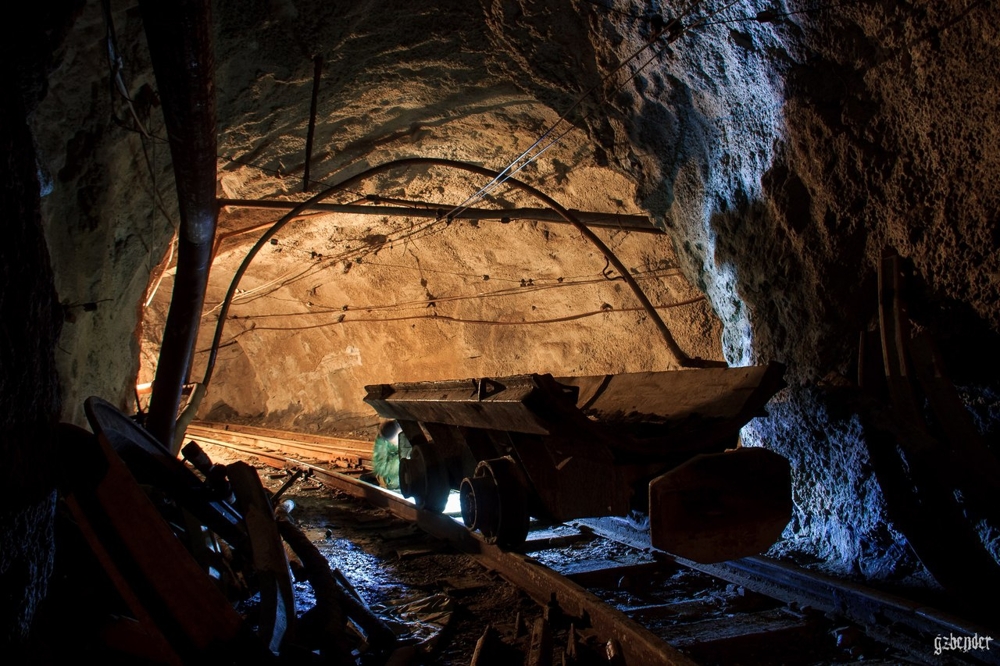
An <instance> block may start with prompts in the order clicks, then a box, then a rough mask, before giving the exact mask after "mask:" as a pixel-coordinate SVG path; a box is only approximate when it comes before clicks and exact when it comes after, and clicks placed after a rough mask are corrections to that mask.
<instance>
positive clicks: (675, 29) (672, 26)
mask: <svg viewBox="0 0 1000 666" xmlns="http://www.w3.org/2000/svg"><path fill="white" fill-rule="evenodd" d="M735 1H737V2H738V1H739V0H735ZM701 2H702V0H693V2H692V3H691V5H690V6H689V7H688V8H687V9H686V10H685V11H684V12H683V13H682V14H680V15H678V17H677V18H674V19H672V20H670V21H668V22H664V23H663V25H662V26H658V27H657V28H656V29H655V30H654V33H653V35H652V36H651V37H650V38H649V39H648V40H647V42H646V43H645V44H644V45H643V46H642V47H640V48H639V49H638V50H636V51H635V52H634V53H632V54H631V55H629V56H628V57H627V58H626V59H624V60H623V61H622V62H620V63H619V64H618V65H617V66H616V67H615V68H614V69H612V70H611V71H610V72H608V73H607V74H605V75H604V76H603V77H601V80H600V81H599V82H598V83H597V84H595V85H594V86H592V87H591V88H590V89H588V90H587V91H586V92H584V93H583V94H582V95H581V96H580V97H578V98H577V99H576V101H574V102H573V104H572V105H570V107H569V108H568V109H566V111H564V112H563V114H562V115H561V116H559V118H558V119H557V120H556V121H555V123H553V124H552V125H551V126H550V127H549V128H548V129H547V130H545V132H543V133H542V135H541V136H540V137H539V138H538V139H536V140H535V142H534V143H533V144H531V146H529V147H528V149H527V150H525V151H524V152H523V153H521V154H520V155H518V156H517V157H516V158H515V159H514V160H513V161H512V162H511V163H510V164H508V165H507V166H506V167H505V168H504V169H503V170H502V171H501V172H500V173H499V174H498V175H497V176H496V177H495V178H494V179H493V180H491V181H490V182H488V183H487V184H486V185H484V186H483V187H482V188H480V190H479V191H477V192H476V193H475V194H473V195H472V196H470V197H469V198H467V199H466V200H465V201H463V202H462V203H460V204H459V205H458V206H456V207H455V208H454V209H452V210H451V211H449V213H448V216H449V217H454V216H455V215H457V214H458V213H460V212H462V211H464V210H465V209H467V208H469V207H470V206H472V205H474V204H475V203H477V202H478V201H481V200H482V199H483V198H484V197H485V196H486V194H488V193H489V192H490V191H492V190H493V189H495V188H496V187H499V186H500V185H502V184H503V183H504V182H505V181H506V180H507V179H508V178H510V177H511V176H513V175H514V174H516V173H518V172H519V171H521V170H522V169H524V168H525V167H526V166H528V164H530V163H532V162H533V161H535V160H536V159H538V158H539V157H540V156H541V155H542V154H543V153H545V152H546V151H547V150H549V149H550V148H551V147H552V146H554V145H556V144H557V143H558V142H559V141H560V140H562V138H563V137H564V136H566V135H567V134H568V133H569V132H570V131H571V130H572V129H573V127H572V126H570V128H569V129H567V130H566V131H564V132H562V133H561V134H559V135H558V136H557V137H556V138H554V139H552V140H551V141H549V143H547V144H546V145H545V146H544V147H543V148H541V149H540V150H539V151H538V152H537V153H533V151H534V150H535V148H537V147H538V146H539V144H541V143H542V142H543V141H545V139H546V138H547V137H548V136H549V135H550V134H552V133H553V132H554V131H555V129H556V128H557V127H559V125H560V124H562V123H563V122H564V121H566V120H567V119H568V117H569V115H570V113H572V112H573V110H575V109H576V108H577V107H578V106H579V105H580V104H582V103H583V101H584V100H585V99H586V98H587V97H589V96H590V95H591V94H592V93H594V92H595V91H597V90H598V89H600V88H602V87H603V86H604V84H605V82H606V81H607V80H608V79H610V78H611V77H612V76H614V75H616V74H617V73H618V72H619V71H620V70H621V69H622V68H624V67H625V66H626V65H627V64H629V63H630V62H631V61H633V60H634V59H635V58H637V57H638V56H639V55H641V54H642V52H643V51H645V50H646V49H648V48H650V47H651V46H652V45H653V44H654V43H655V42H656V41H657V40H658V39H659V38H660V37H661V36H663V35H664V34H666V35H667V43H666V44H665V45H664V48H665V47H666V46H669V45H670V44H672V43H673V42H675V41H677V40H678V39H680V37H681V36H683V35H684V34H685V33H686V32H687V30H688V29H687V28H685V27H684V25H683V22H682V21H683V19H685V18H687V17H688V15H689V14H690V13H691V12H692V11H694V9H695V8H696V7H697V6H698V5H699V4H700V3H701ZM729 6H731V5H727V8H728V7H729ZM715 13H717V12H715ZM710 16H711V15H710ZM661 21H662V19H661ZM662 50H663V49H661V50H660V51H658V52H657V54H656V56H659V55H660V53H662ZM651 61H652V59H650V60H647V61H646V63H645V64H644V65H643V66H642V67H640V68H639V69H638V70H636V71H635V72H634V73H633V74H632V75H631V76H629V77H628V78H627V79H626V80H625V81H623V82H622V83H621V84H620V85H619V86H618V87H617V88H615V90H614V92H617V91H618V90H620V89H621V88H622V87H624V86H625V84H627V83H628V82H629V81H631V80H632V79H633V78H635V77H636V76H637V75H638V74H639V72H641V71H642V70H643V69H644V68H645V67H646V66H647V65H648V64H649V63H650V62H651ZM587 115H588V114H585V115H584V116H583V118H586V117H587ZM529 155H530V156H529ZM522 160H525V161H524V163H523V164H521V165H520V166H518V167H517V168H515V165H517V164H518V163H519V162H521V161H522Z"/></svg>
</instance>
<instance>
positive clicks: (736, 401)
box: [365, 363, 791, 562]
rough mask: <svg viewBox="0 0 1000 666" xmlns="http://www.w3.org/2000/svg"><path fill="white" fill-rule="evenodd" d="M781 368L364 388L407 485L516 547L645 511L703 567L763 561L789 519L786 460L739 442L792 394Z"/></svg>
mask: <svg viewBox="0 0 1000 666" xmlns="http://www.w3.org/2000/svg"><path fill="white" fill-rule="evenodd" d="M783 371H784V369H783V367H782V366H781V365H779V364H776V363H772V364H770V365H767V366H754V367H745V368H708V369H697V370H682V371H676V372H644V373H631V374H620V375H600V376H588V377H552V376H551V375H538V374H532V375H517V376H513V377H500V378H479V379H466V380H449V381H434V382H415V383H400V384H379V385H375V386H368V387H366V388H367V391H368V395H367V397H366V398H365V402H367V403H368V404H370V405H371V406H372V407H374V408H375V411H377V412H378V413H379V415H381V416H382V417H384V418H387V419H394V420H396V421H397V422H398V423H399V424H400V426H401V428H402V433H401V434H400V436H399V455H400V461H399V464H400V465H399V482H400V489H401V491H402V492H403V494H404V495H405V496H407V497H412V498H413V500H414V501H415V502H416V503H417V505H419V506H423V507H424V508H427V509H430V510H433V511H441V510H443V508H444V506H445V503H446V501H447V498H448V494H449V493H450V491H451V490H452V489H457V490H458V491H459V496H460V500H461V507H462V518H463V520H464V521H465V524H466V526H467V527H469V529H471V530H479V531H480V532H481V533H482V534H483V536H484V537H485V538H486V539H487V541H489V542H492V543H498V544H500V545H503V546H507V547H514V548H516V547H517V546H519V545H520V544H521V543H523V542H524V540H525V538H526V535H527V532H528V523H529V518H530V517H531V516H536V517H541V518H546V519H551V520H555V521H566V520H570V519H574V518H584V517H596V516H626V515H629V514H630V512H631V511H633V510H634V509H639V510H641V511H643V512H645V511H646V510H647V509H648V515H649V523H650V539H651V541H652V545H653V546H654V547H656V548H659V549H662V550H665V551H668V552H671V553H674V554H676V555H679V556H681V557H686V558H689V559H692V560H696V561H700V562H717V561H722V560H727V559H732V558H735V557H742V556H744V555H749V554H754V553H758V552H760V551H762V550H764V549H766V548H767V547H768V546H770V545H771V544H772V543H773V542H774V541H775V540H776V539H777V538H778V537H779V536H780V534H781V531H782V529H783V528H784V527H785V525H786V524H787V522H788V520H789V518H790V516H791V480H790V471H789V465H788V461H787V460H785V459H784V458H783V457H781V456H780V455H778V454H776V453H773V452H771V451H768V450H766V449H762V448H749V447H741V446H740V445H739V431H740V428H741V427H742V426H743V425H744V424H745V423H747V422H748V421H749V420H750V419H751V418H753V417H755V416H761V415H763V414H764V411H763V409H764V405H765V404H766V403H767V401H768V400H769V399H770V398H771V396H772V395H774V393H775V392H777V391H778V390H779V389H781V388H782V387H783V386H784V382H783V381H782V374H783Z"/></svg>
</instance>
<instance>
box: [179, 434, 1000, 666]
mask: <svg viewBox="0 0 1000 666" xmlns="http://www.w3.org/2000/svg"><path fill="white" fill-rule="evenodd" d="M298 437H299V435H298V434H292V433H282V432H281V431H273V430H264V429H250V428H242V427H241V428H239V429H237V428H236V427H234V426H230V427H229V429H223V428H218V427H210V426H207V425H205V424H201V425H199V426H197V427H191V428H189V429H188V438H189V439H194V440H195V441H197V442H199V443H200V444H203V445H207V446H208V447H212V446H218V447H224V448H226V449H228V450H229V451H231V452H236V453H238V454H239V455H252V456H256V457H258V458H260V459H261V460H262V461H263V462H265V463H267V464H268V465H271V466H274V467H277V468H284V469H289V468H298V469H304V470H307V471H308V472H309V473H310V475H311V476H312V478H313V479H315V480H316V481H318V482H319V483H321V484H322V485H324V486H326V487H328V488H331V489H334V490H336V491H339V492H341V493H345V494H347V495H349V496H353V497H356V498H359V499H362V500H364V501H366V502H368V503H370V504H371V505H373V506H376V507H379V508H381V509H384V510H385V511H387V512H389V513H390V514H392V516H394V517H396V518H397V519H401V520H404V521H408V522H410V523H412V524H415V525H417V526H418V527H419V528H420V529H422V530H423V531H424V532H426V533H427V534H429V535H431V536H433V537H435V538H437V539H441V540H444V541H447V542H449V543H450V544H452V546H453V547H454V548H456V549H457V550H459V551H461V552H463V553H465V554H467V555H469V556H471V557H472V558H474V559H475V560H477V561H478V562H479V563H480V564H482V565H483V566H484V567H486V568H487V569H489V570H492V571H495V572H497V573H499V574H500V575H501V576H502V577H503V578H505V579H506V580H508V581H509V582H511V583H512V584H514V585H515V586H517V587H518V588H520V589H521V590H522V591H523V592H524V593H526V594H527V595H528V596H529V597H531V598H532V599H533V600H534V601H535V602H536V603H538V604H539V605H540V606H541V607H542V608H543V609H545V613H544V617H545V618H546V619H547V622H546V625H545V627H543V628H540V626H536V627H534V628H533V632H534V633H532V635H531V636H530V641H528V643H527V645H528V646H529V648H528V657H527V659H526V662H525V663H529V664H531V663H538V664H549V663H552V662H551V660H546V659H544V658H543V657H539V656H538V655H540V654H544V653H546V651H549V652H550V651H551V649H552V633H553V632H554V631H556V629H557V628H559V627H560V626H561V631H560V633H559V634H558V635H559V640H561V641H563V642H564V643H565V646H562V645H560V646H557V649H558V650H562V651H563V653H564V654H566V655H568V656H569V658H568V661H566V662H564V663H615V664H628V665H630V666H637V665H640V664H642V665H644V664H665V665H670V664H678V665H690V664H732V663H742V664H772V663H785V664H796V663H799V664H826V663H831V664H832V663H854V662H861V661H862V660H863V662H864V663H865V664H899V663H918V664H919V663H924V664H942V663H977V664H1000V648H995V649H992V650H987V649H973V650H968V651H965V652H963V651H961V646H962V645H966V646H967V645H969V643H962V639H964V638H965V637H969V638H973V637H986V636H997V637H998V638H1000V632H996V631H992V630H991V629H989V628H986V627H982V626H976V625H974V624H972V623H970V622H968V621H965V620H963V619H961V618H958V617H955V616H952V615H948V614H946V613H942V612H940V611H938V610H935V609H933V608H929V607H927V606H925V605H923V604H920V603H918V602H914V601H911V600H907V599H903V598H900V597H896V596H893V595H888V594H885V593H882V592H878V591H874V590H871V589H868V588H866V587H863V586H860V585H856V584H852V583H847V582H844V581H840V580H836V579H833V578H829V577H825V576H821V575H817V574H815V573H812V572H808V571H805V570H802V569H800V568H797V567H793V566H790V565H787V564H784V563H781V562H777V561H774V560H768V559H766V558H762V557H752V558H743V559H741V560H737V561H733V562H726V563H722V564H713V565H704V564H698V563H695V562H690V561H687V560H683V559H680V558H674V557H671V556H669V555H667V554H664V553H660V552H657V551H654V550H653V549H651V548H650V547H649V538H648V534H647V533H646V532H644V531H643V530H641V529H639V528H637V527H636V526H635V525H633V524H631V523H629V522H627V521H624V520H621V519H615V518H601V519H592V520H576V521H571V522H570V523H568V524H566V525H542V524H537V523H534V522H533V523H532V531H531V532H530V533H529V536H528V541H527V542H526V543H525V546H524V548H523V549H522V550H523V551H524V552H523V553H519V552H508V551H504V550H502V549H500V548H498V547H497V546H494V545H491V544H488V543H486V542H485V541H484V540H483V539H482V538H481V537H479V536H478V535H475V534H473V533H471V532H469V531H468V530H467V529H466V528H465V527H464V526H463V525H462V524H461V523H460V522H458V521H456V520H455V519H454V518H453V517H450V516H448V515H443V514H439V513H434V512H430V511H425V510H423V509H418V508H417V507H415V506H414V505H413V504H412V503H411V502H409V501H408V500H406V499H404V498H402V497H401V496H399V495H397V494H395V493H392V492H390V491H387V490H384V489H382V488H379V487H378V486H375V485H372V484H369V483H366V482H364V481H362V480H360V479H359V478H357V476H358V474H359V472H361V473H363V472H364V471H365V470H366V469H367V468H368V467H370V460H371V452H370V448H371V446H370V444H368V443H366V442H359V441H356V440H344V439H337V438H325V437H318V436H306V437H305V441H299V440H298ZM331 464H332V465H334V466H337V467H338V468H337V469H331ZM345 472H347V473H345ZM582 543H587V544H588V548H589V549H590V552H597V553H601V552H606V551H607V550H608V549H609V548H611V549H613V548H622V547H627V548H630V549H633V554H634V555H635V554H637V555H638V560H640V561H639V562H638V563H637V562H635V561H634V560H635V559H636V558H633V561H630V562H629V563H626V564H617V563H614V562H610V563H609V562H608V561H607V560H606V559H603V558H594V559H593V560H586V561H582V562H581V561H578V560H577V558H576V557H575V556H574V555H572V554H571V555H569V556H567V555H565V554H564V553H565V552H566V551H567V549H577V550H574V551H573V552H574V553H577V552H581V551H580V550H579V546H580V544H582ZM607 544H612V545H611V546H609V545H607ZM549 623H551V627H550V626H549ZM569 624H572V625H573V628H572V630H570V631H568V632H567V631H566V627H567V625H569ZM535 634H537V635H535ZM951 637H956V638H958V639H959V642H958V643H957V645H958V646H959V647H958V648H957V649H954V648H953V649H951V650H949V649H948V648H949V646H954V645H956V643H954V642H953V641H952V642H949V641H951ZM488 639H489V640H493V641H496V640H498V639H497V638H496V637H495V636H493V637H492V638H490V636H489V632H487V634H484V636H483V639H482V640H481V641H480V643H481V645H480V647H481V648H482V649H481V650H477V652H476V654H475V655H474V656H473V664H481V665H482V664H487V663H496V662H495V661H494V662H491V661H490V660H489V657H488V656H486V655H488V654H489V653H493V654H494V655H495V654H496V653H497V650H496V649H489V648H487V647H485V645H486V643H487V640H488ZM936 639H937V640H936ZM979 645H980V648H981V647H982V641H980V643H979ZM935 652H937V654H935ZM584 655H589V656H587V657H585V656H584ZM595 655H598V656H597V657H595ZM595 658H597V659H598V661H593V660H594V659H595ZM588 659H590V660H591V661H588ZM574 660H575V662H574ZM556 663H559V662H558V660H557V662H556Z"/></svg>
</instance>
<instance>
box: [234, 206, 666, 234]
mask: <svg viewBox="0 0 1000 666" xmlns="http://www.w3.org/2000/svg"><path fill="white" fill-rule="evenodd" d="M300 203H301V202H299V201H275V200H267V199H219V206H239V207H241V208H269V209H274V210H290V209H292V208H295V207H296V206H298V205H299V204H300ZM454 208H455V207H454V206H445V205H443V204H436V205H435V206H434V207H433V208H420V207H401V206H357V205H350V204H328V203H315V204H311V205H309V206H307V207H306V208H304V209H302V210H315V211H322V212H327V213H346V214H349V215H382V216H387V217H392V216H401V217H424V218H431V219H439V218H444V217H447V216H448V213H449V211H452V210H454ZM571 212H572V213H573V215H574V216H576V218H577V219H578V220H579V221H580V222H582V223H583V224H585V225H587V226H589V227H606V228H609V229H625V230H627V231H639V232H643V233H650V234H662V233H663V230H662V229H660V228H658V227H656V226H655V225H654V224H653V223H652V222H650V221H649V218H648V217H646V216H645V215H621V214H618V213H592V212H585V211H579V210H574V211H571ZM452 219H456V220H500V221H501V222H504V221H507V222H509V221H511V220H538V221H540V222H556V223H561V224H568V223H569V222H568V221H567V220H566V219H565V218H564V217H563V216H561V215H559V213H558V212H556V211H555V210H552V209H549V208H507V209H495V210H489V209H484V208H464V209H462V210H461V211H459V212H457V213H455V215H454V216H452Z"/></svg>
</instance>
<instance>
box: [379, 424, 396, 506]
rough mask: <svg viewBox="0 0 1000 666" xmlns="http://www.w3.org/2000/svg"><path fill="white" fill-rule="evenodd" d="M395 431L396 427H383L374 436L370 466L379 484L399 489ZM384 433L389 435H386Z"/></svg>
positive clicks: (391, 488)
mask: <svg viewBox="0 0 1000 666" xmlns="http://www.w3.org/2000/svg"><path fill="white" fill-rule="evenodd" d="M393 425H395V424H393ZM390 433H391V434H390ZM397 433H398V430H397V429H390V428H383V429H382V430H381V431H380V432H379V434H378V436H377V437H375V447H374V450H373V451H372V466H373V467H374V468H375V469H374V471H375V478H376V479H378V483H379V485H380V486H382V487H383V488H389V489H390V490H398V489H399V446H398V445H397V443H396V442H397V439H396V434H397ZM386 434H389V435H390V436H388V437H386V436H385V435H386Z"/></svg>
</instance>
